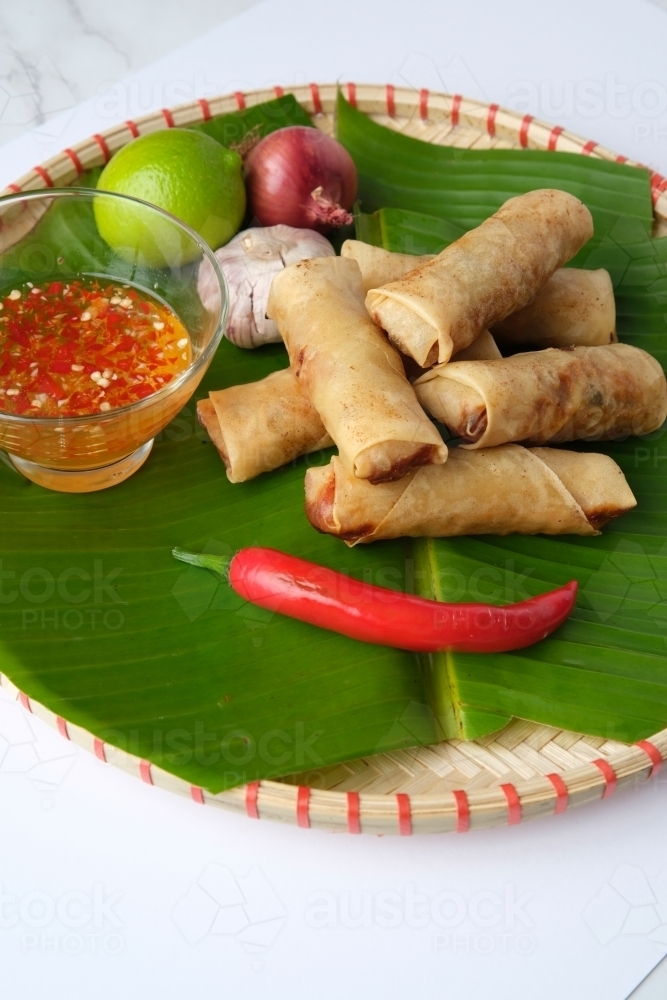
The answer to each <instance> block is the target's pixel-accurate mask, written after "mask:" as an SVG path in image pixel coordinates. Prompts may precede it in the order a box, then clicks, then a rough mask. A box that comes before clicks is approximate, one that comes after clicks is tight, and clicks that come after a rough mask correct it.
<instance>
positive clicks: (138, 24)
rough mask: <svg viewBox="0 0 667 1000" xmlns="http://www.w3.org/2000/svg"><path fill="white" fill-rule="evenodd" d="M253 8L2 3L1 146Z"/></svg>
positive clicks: (147, 0) (116, 0)
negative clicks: (223, 22)
mask: <svg viewBox="0 0 667 1000" xmlns="http://www.w3.org/2000/svg"><path fill="white" fill-rule="evenodd" d="M257 2H258V0H0V145H1V144H3V143H6V142H8V141H9V140H11V139H14V138H16V137H17V136H18V135H21V134H22V133H23V132H25V131H26V130H28V129H30V128H34V127H35V126H38V125H44V124H45V122H48V121H49V120H50V119H51V118H52V117H53V116H54V115H55V114H57V113H58V112H64V111H68V110H71V109H72V108H74V107H75V106H76V105H77V104H78V103H79V102H80V101H83V100H85V99H86V98H88V97H90V96H91V95H93V94H95V93H96V92H97V91H98V90H102V89H104V88H105V87H106V86H108V85H110V84H114V83H117V82H118V81H119V80H121V79H122V78H123V77H125V76H127V74H129V73H132V72H135V71H137V70H140V69H143V67H144V66H147V65H148V64H149V63H151V62H152V61H153V60H155V59H158V58H160V57H161V56H163V55H165V54H166V53H168V52H171V51H172V49H175V48H177V47H178V46H179V45H183V44H184V43H185V42H188V41H190V40H191V39H193V38H196V37H198V36H200V35H202V34H204V33H205V32H206V31H208V30H209V29H210V28H213V27H214V26H216V25H218V24H220V23H221V22H222V21H225V20H227V19H228V18H230V17H233V16H234V15H235V14H238V13H240V12H241V11H243V10H246V9H247V8H248V7H251V6H253V4H255V3H257Z"/></svg>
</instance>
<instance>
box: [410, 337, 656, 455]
mask: <svg viewBox="0 0 667 1000" xmlns="http://www.w3.org/2000/svg"><path fill="white" fill-rule="evenodd" d="M414 385H415V391H416V393H417V397H418V399H419V401H420V403H421V404H422V406H423V407H424V408H425V409H426V410H427V412H428V413H430V414H432V415H433V416H434V417H436V418H437V419H438V420H440V421H441V422H442V423H443V424H446V426H447V427H448V428H449V429H450V431H451V432H452V433H453V434H454V435H456V437H460V438H463V440H464V441H465V442H466V444H465V445H464V447H467V448H489V447H492V446H493V445H499V444H505V443H506V442H508V441H530V442H532V443H534V444H544V443H546V442H551V443H557V442H561V441H577V440H583V441H605V440H621V439H623V438H627V437H630V436H631V435H635V436H639V435H642V434H650V433H651V432H652V431H655V430H657V429H658V427H661V426H662V424H663V423H664V420H665V417H667V382H666V381H665V376H664V373H663V371H662V368H661V366H660V364H659V362H658V361H656V360H655V358H653V357H651V355H650V354H647V353H646V351H642V350H640V349H639V348H638V347H631V346H630V344H607V345H606V346H604V347H574V348H569V349H567V350H557V349H556V348H547V349H546V350H544V351H532V352H529V353H526V354H515V355H514V356H513V357H511V358H501V359H500V360H496V361H456V362H453V363H450V364H447V365H440V366H438V367H437V368H432V369H431V370H430V371H428V372H426V373H425V374H424V375H422V376H421V378H419V379H418V380H417V381H416V382H415V384H414Z"/></svg>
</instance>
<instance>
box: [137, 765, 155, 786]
mask: <svg viewBox="0 0 667 1000" xmlns="http://www.w3.org/2000/svg"><path fill="white" fill-rule="evenodd" d="M139 774H140V775H141V780H142V781H145V782H146V784H147V785H152V784H153V775H152V774H151V762H150V761H149V760H140V761H139Z"/></svg>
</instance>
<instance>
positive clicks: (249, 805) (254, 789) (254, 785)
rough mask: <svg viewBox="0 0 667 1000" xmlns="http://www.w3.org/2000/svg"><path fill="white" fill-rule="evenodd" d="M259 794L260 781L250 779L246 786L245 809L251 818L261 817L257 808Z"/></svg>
mask: <svg viewBox="0 0 667 1000" xmlns="http://www.w3.org/2000/svg"><path fill="white" fill-rule="evenodd" d="M258 794H259V781H250V782H248V784H247V785H246V786H245V811H246V815H247V816H249V817H250V819H259V810H258V808H257V796H258Z"/></svg>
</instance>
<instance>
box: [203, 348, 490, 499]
mask: <svg viewBox="0 0 667 1000" xmlns="http://www.w3.org/2000/svg"><path fill="white" fill-rule="evenodd" d="M461 356H465V357H470V358H480V359H484V360H488V359H490V358H499V357H500V351H499V350H498V348H497V347H496V344H495V341H494V339H493V337H492V336H491V334H490V333H489V332H488V331H484V333H481V334H480V335H479V337H478V338H477V340H476V341H475V342H474V343H473V344H471V345H470V347H468V348H466V350H465V351H462V352H461ZM456 358H457V359H458V358H459V355H458V354H457V355H456ZM197 417H198V419H199V423H200V424H201V425H202V427H204V428H205V429H206V430H207V431H208V434H209V437H210V438H211V441H212V442H213V444H214V445H215V447H216V448H217V449H218V451H219V452H220V457H221V458H222V460H223V462H224V463H225V466H226V467H227V478H228V479H229V481H230V483H242V482H245V480H246V479H253V478H254V477H255V476H259V475H260V474H261V473H262V472H270V471H271V470H272V469H277V468H279V467H280V466H281V465H285V464H286V463H287V462H292V461H294V459H295V458H299V456H300V455H308V454H309V453H310V452H313V451H320V449H321V448H329V447H331V445H332V444H333V441H332V440H331V438H330V437H329V435H328V434H327V432H326V430H325V429H324V424H323V423H322V421H321V420H320V417H319V414H318V412H317V410H316V409H315V407H314V406H313V404H312V403H311V401H310V397H309V396H308V394H307V393H306V391H305V390H304V388H303V386H302V385H301V383H300V382H299V381H298V380H297V379H296V378H295V377H294V375H293V373H292V369H291V368H284V369H283V370H282V371H279V372H274V373H273V374H272V375H267V377H266V378H264V379H262V380H261V381H260V382H249V383H247V384H246V385H235V386H232V387H231V388H229V389H219V390H217V391H216V392H211V393H209V398H208V399H200V400H199V402H198V403H197Z"/></svg>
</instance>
